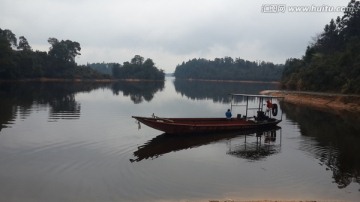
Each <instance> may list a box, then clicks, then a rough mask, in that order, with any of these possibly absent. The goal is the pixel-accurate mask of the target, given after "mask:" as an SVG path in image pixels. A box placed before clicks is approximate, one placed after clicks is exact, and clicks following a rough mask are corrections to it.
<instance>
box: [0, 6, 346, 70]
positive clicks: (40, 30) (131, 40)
mask: <svg viewBox="0 0 360 202" xmlns="http://www.w3.org/2000/svg"><path fill="white" fill-rule="evenodd" d="M347 3H348V0H341V1H339V0H328V1H325V0H318V1H310V0H305V1H302V2H298V1H295V0H287V1H285V0H272V1H267V2H264V1H241V0H196V1H194V0H171V1H170V0H103V1H97V0H76V1H73V0H33V1H25V0H2V1H1V2H0V27H1V28H2V29H10V30H12V31H13V32H14V33H15V34H16V35H17V36H25V37H26V38H27V39H28V41H29V43H30V45H31V46H32V47H33V49H40V50H43V51H47V50H48V48H49V46H50V45H49V44H48V43H47V39H48V38H49V37H55V38H58V39H69V40H73V41H77V42H79V43H80V44H81V47H82V50H81V54H82V55H81V56H79V57H78V58H77V62H78V63H80V64H86V63H87V62H103V61H105V62H120V63H122V62H124V61H128V60H130V59H131V58H132V57H133V56H134V55H136V54H139V55H142V56H143V57H145V58H152V59H153V61H154V62H155V63H156V64H157V66H158V67H159V68H162V69H165V71H166V72H172V71H174V69H175V66H176V65H177V64H180V63H181V62H182V61H184V60H185V61H187V60H189V59H192V58H199V57H205V58H207V59H213V58H215V57H224V56H231V57H240V58H244V59H248V60H266V61H273V62H276V63H283V62H284V61H285V59H286V58H289V57H301V55H302V54H303V53H304V51H305V49H306V46H307V45H308V44H309V42H310V41H311V38H312V37H313V36H315V35H316V34H317V33H319V32H321V31H322V29H323V27H324V26H325V24H326V23H328V22H329V21H330V19H331V18H335V17H336V16H338V15H342V13H335V12H332V13H331V12H317V13H316V12H312V13H301V12H299V13H290V12H285V13H262V12H261V8H262V6H263V5H264V4H283V5H286V6H291V5H299V6H307V5H310V6H311V5H333V6H345V5H347Z"/></svg>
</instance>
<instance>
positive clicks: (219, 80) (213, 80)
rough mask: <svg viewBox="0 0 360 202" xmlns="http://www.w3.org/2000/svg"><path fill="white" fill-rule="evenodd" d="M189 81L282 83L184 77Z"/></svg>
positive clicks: (276, 82)
mask: <svg viewBox="0 0 360 202" xmlns="http://www.w3.org/2000/svg"><path fill="white" fill-rule="evenodd" d="M183 80H188V81H206V82H227V83H271V84H280V82H279V81H256V80H221V79H183Z"/></svg>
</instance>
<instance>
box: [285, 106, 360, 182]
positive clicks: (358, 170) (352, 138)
mask: <svg viewBox="0 0 360 202" xmlns="http://www.w3.org/2000/svg"><path fill="white" fill-rule="evenodd" d="M282 107H283V110H284V112H285V113H286V115H287V117H288V118H289V119H291V120H293V121H295V122H297V123H298V124H299V127H300V130H301V134H302V135H303V136H306V137H311V138H312V139H314V141H303V142H302V143H301V146H300V149H301V150H303V151H305V152H308V153H310V154H311V155H313V156H314V157H315V158H316V159H318V160H319V161H320V162H321V165H325V166H326V167H327V169H330V170H331V171H332V172H333V178H334V180H335V182H336V183H337V184H338V187H339V188H344V187H346V186H348V185H349V184H351V182H356V183H360V155H359V154H360V145H359V144H360V136H359V135H360V124H359V123H360V117H359V116H358V114H353V113H344V112H343V113H341V114H339V113H337V114H336V113H327V112H322V111H316V110H313V109H309V108H307V107H301V106H295V105H292V104H287V103H283V105H282Z"/></svg>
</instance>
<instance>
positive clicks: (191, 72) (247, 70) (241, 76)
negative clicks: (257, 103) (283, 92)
mask: <svg viewBox="0 0 360 202" xmlns="http://www.w3.org/2000/svg"><path fill="white" fill-rule="evenodd" d="M282 71H283V65H275V64H273V63H270V62H261V63H257V62H251V61H248V60H243V59H240V58H236V59H235V60H234V59H232V58H231V57H225V58H215V60H206V59H202V58H199V59H195V58H194V59H192V60H189V61H187V62H183V63H182V64H181V65H178V66H177V67H176V69H175V73H174V76H175V77H176V78H180V79H210V80H253V81H277V80H280V78H281V75H282Z"/></svg>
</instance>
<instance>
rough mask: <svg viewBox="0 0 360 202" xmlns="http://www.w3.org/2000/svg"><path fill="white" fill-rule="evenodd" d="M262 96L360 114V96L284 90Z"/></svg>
mask: <svg viewBox="0 0 360 202" xmlns="http://www.w3.org/2000/svg"><path fill="white" fill-rule="evenodd" d="M260 94H264V95H273V96H283V97H284V101H285V102H289V103H293V104H299V105H306V106H310V107H314V108H319V109H324V110H337V111H339V110H340V111H342V110H344V111H349V112H360V95H347V94H336V93H321V92H306V91H282V90H265V91H262V92H260Z"/></svg>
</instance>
